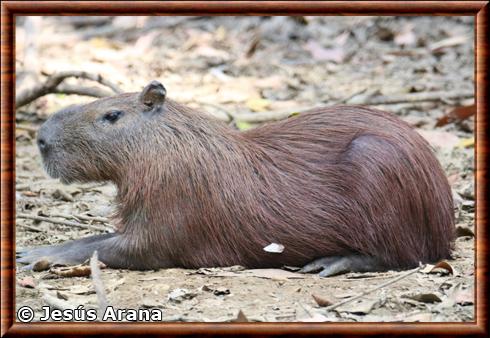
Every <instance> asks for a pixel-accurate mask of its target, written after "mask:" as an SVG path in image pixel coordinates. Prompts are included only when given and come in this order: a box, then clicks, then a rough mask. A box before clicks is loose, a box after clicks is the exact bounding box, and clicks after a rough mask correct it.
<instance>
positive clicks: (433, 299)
mask: <svg viewBox="0 0 490 338" xmlns="http://www.w3.org/2000/svg"><path fill="white" fill-rule="evenodd" d="M406 297H407V298H410V299H413V300H416V301H419V302H422V303H440V302H442V300H441V298H439V296H437V295H436V294H434V293H418V294H414V295H409V296H406Z"/></svg>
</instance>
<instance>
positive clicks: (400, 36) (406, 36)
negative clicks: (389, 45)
mask: <svg viewBox="0 0 490 338" xmlns="http://www.w3.org/2000/svg"><path fill="white" fill-rule="evenodd" d="M394 41H395V44H397V45H413V44H415V42H416V38H415V34H414V33H413V26H412V25H410V24H407V25H405V26H404V27H403V29H402V30H401V31H400V32H399V33H397V34H395V38H394Z"/></svg>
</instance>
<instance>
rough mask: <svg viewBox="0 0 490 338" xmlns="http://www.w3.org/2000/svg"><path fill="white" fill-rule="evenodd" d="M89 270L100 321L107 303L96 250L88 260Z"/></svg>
mask: <svg viewBox="0 0 490 338" xmlns="http://www.w3.org/2000/svg"><path fill="white" fill-rule="evenodd" d="M90 270H91V276H92V283H93V285H94V289H95V294H96V295H97V302H98V304H99V319H102V317H103V315H104V313H105V311H106V309H107V306H108V303H107V295H106V293H105V288H104V283H103V282H102V278H101V277H100V268H99V260H98V257H97V250H95V251H94V254H93V255H92V257H91V258H90Z"/></svg>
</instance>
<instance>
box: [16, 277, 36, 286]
mask: <svg viewBox="0 0 490 338" xmlns="http://www.w3.org/2000/svg"><path fill="white" fill-rule="evenodd" d="M17 283H18V284H19V285H20V286H22V287H24V288H28V289H34V288H35V287H36V284H35V283H34V279H33V278H32V277H24V278H22V279H19V280H18V281H17Z"/></svg>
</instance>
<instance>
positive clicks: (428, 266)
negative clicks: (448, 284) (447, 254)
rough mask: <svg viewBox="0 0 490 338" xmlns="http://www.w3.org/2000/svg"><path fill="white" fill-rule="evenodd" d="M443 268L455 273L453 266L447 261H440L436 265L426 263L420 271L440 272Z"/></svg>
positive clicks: (447, 271) (427, 272)
mask: <svg viewBox="0 0 490 338" xmlns="http://www.w3.org/2000/svg"><path fill="white" fill-rule="evenodd" d="M441 270H444V271H445V272H446V273H450V274H452V275H454V269H453V267H452V266H451V265H450V264H449V263H448V262H446V261H440V262H438V263H437V264H436V265H432V264H426V265H425V267H424V268H423V269H421V270H420V272H422V273H426V274H429V273H438V272H441Z"/></svg>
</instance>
